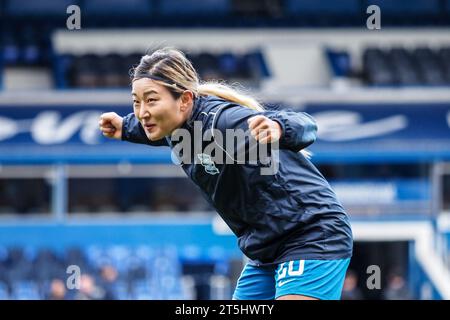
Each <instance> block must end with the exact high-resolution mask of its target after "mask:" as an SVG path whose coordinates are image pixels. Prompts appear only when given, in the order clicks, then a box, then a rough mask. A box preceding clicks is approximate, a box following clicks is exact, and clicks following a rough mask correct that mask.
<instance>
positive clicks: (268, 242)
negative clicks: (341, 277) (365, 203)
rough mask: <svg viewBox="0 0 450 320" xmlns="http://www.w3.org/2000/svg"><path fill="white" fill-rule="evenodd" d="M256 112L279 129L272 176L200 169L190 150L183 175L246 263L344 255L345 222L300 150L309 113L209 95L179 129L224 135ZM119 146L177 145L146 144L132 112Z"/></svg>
mask: <svg viewBox="0 0 450 320" xmlns="http://www.w3.org/2000/svg"><path fill="white" fill-rule="evenodd" d="M257 114H263V115H265V116H267V117H268V118H270V119H272V120H274V121H277V122H278V123H279V124H280V125H281V127H282V131H283V133H282V136H281V139H280V141H279V142H280V143H279V152H278V156H279V157H278V159H279V163H278V171H277V172H276V174H272V175H262V174H261V170H260V169H261V166H267V165H270V163H266V162H263V163H261V162H260V161H259V160H258V162H257V163H250V162H249V161H247V162H246V163H238V162H237V161H235V162H232V163H227V162H226V163H217V164H216V163H210V162H209V163H208V161H206V163H205V162H203V161H202V160H201V159H200V157H201V155H199V154H198V153H197V154H194V153H195V152H194V151H192V154H191V155H190V159H191V162H190V163H184V162H182V163H181V166H182V168H183V170H184V171H185V172H186V174H187V175H188V177H189V178H190V179H191V180H192V181H193V182H194V183H195V184H196V185H197V186H198V187H199V188H200V190H201V192H202V193H203V195H204V197H205V198H206V199H207V201H208V202H209V203H210V204H211V205H212V206H213V207H214V208H215V209H216V210H217V212H218V213H219V215H220V216H221V217H222V218H223V220H224V221H225V222H226V223H227V225H228V226H229V227H230V229H231V230H232V231H233V232H234V234H236V236H237V237H238V245H239V247H240V249H241V250H242V252H243V253H244V254H245V255H246V256H247V257H248V258H250V260H251V263H253V264H256V265H270V264H274V263H281V262H284V261H289V260H300V259H319V260H331V259H342V258H349V257H351V255H352V247H353V239H352V231H351V227H350V223H349V219H348V216H347V214H346V213H345V211H344V209H343V207H342V206H341V204H340V203H339V201H338V200H337V198H336V195H335V193H334V192H333V190H332V189H331V187H330V185H329V184H328V182H327V181H326V180H325V178H324V177H323V176H322V174H321V173H320V172H319V171H318V170H317V168H316V167H315V166H314V165H313V164H312V163H311V161H310V160H309V159H307V158H306V157H305V156H304V155H303V154H301V153H300V152H299V151H300V150H302V149H304V148H306V147H307V146H309V145H310V144H312V143H313V142H314V141H315V139H316V131H317V126H316V123H315V121H314V119H313V118H312V117H311V116H310V115H308V114H307V113H304V112H294V111H292V110H286V109H284V110H268V111H255V110H253V109H249V108H246V107H243V106H241V105H238V104H235V103H232V102H229V101H226V100H223V99H221V98H218V97H215V96H200V97H197V98H196V99H195V103H194V107H193V111H192V114H191V116H190V118H189V119H188V120H187V121H186V122H185V123H184V124H183V126H182V128H184V129H187V130H189V132H192V133H193V130H194V121H200V122H201V127H202V130H203V131H205V130H208V129H216V130H220V131H221V132H223V137H225V130H226V129H243V130H245V131H248V123H247V119H249V118H250V117H252V116H254V115H257ZM122 140H125V141H131V142H135V143H143V144H149V145H156V146H162V145H166V146H170V147H171V148H172V150H174V148H175V147H176V146H177V144H178V143H179V142H174V141H173V140H174V139H173V137H172V138H171V137H166V138H164V139H161V140H158V141H150V140H149V139H148V138H147V136H146V134H145V132H144V129H143V128H142V126H141V124H140V123H139V121H138V120H137V119H136V118H135V116H134V114H132V113H131V114H129V115H127V116H125V117H124V119H123V128H122ZM210 143H211V142H205V143H204V144H203V147H205V146H206V145H208V144H210ZM245 144H249V140H248V139H246V140H245ZM222 145H225V142H224V143H223V144H222ZM221 150H223V149H221ZM237 150H240V149H239V146H237ZM269 151H270V150H269ZM224 152H225V151H224ZM226 156H227V157H231V158H233V157H235V156H236V154H234V155H233V154H229V153H227V154H226ZM179 158H180V157H179ZM236 159H237V158H235V159H234V160H236ZM194 160H195V161H196V162H195V163H193V161H194ZM185 162H186V161H185ZM228 162H230V161H228Z"/></svg>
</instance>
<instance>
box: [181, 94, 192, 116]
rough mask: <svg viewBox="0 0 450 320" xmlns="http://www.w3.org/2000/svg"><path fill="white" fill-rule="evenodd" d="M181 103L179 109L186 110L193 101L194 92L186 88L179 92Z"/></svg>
mask: <svg viewBox="0 0 450 320" xmlns="http://www.w3.org/2000/svg"><path fill="white" fill-rule="evenodd" d="M180 99H181V105H180V111H186V110H188V109H189V107H190V106H191V105H192V103H193V102H194V93H193V92H192V91H189V90H186V91H184V92H183V93H182V94H181V97H180Z"/></svg>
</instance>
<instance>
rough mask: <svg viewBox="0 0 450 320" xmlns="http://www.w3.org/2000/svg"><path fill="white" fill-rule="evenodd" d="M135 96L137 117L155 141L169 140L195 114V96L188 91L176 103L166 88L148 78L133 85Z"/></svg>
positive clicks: (134, 108) (134, 105)
mask: <svg viewBox="0 0 450 320" xmlns="http://www.w3.org/2000/svg"><path fill="white" fill-rule="evenodd" d="M131 94H132V96H133V110H134V114H135V116H136V118H137V119H138V120H139V121H140V123H141V124H142V127H143V128H144V130H145V133H146V134H147V137H148V138H149V139H150V140H152V141H155V140H159V139H162V138H164V137H165V136H169V135H170V134H171V133H172V132H173V131H174V130H175V129H177V128H179V127H180V126H181V125H182V124H183V123H184V122H185V121H186V119H187V118H188V116H189V114H190V111H191V110H192V102H193V100H192V98H193V95H192V93H191V92H189V91H185V92H184V93H183V94H182V95H181V97H180V98H178V99H174V98H173V97H172V95H171V93H170V92H169V90H168V89H167V88H166V87H165V86H163V85H161V84H158V83H157V82H156V81H153V80H151V79H148V78H141V79H138V80H135V81H133V86H132V92H131Z"/></svg>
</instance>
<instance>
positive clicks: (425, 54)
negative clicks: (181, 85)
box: [0, 0, 450, 299]
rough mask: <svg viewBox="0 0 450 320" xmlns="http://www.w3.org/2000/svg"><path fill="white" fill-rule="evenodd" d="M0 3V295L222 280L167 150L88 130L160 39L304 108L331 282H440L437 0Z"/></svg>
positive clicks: (219, 261)
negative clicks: (327, 226) (337, 215)
mask: <svg viewBox="0 0 450 320" xmlns="http://www.w3.org/2000/svg"><path fill="white" fill-rule="evenodd" d="M371 4H375V5H378V6H379V7H380V9H381V30H369V29H368V28H367V27H366V20H367V18H368V17H369V15H370V14H368V13H366V9H367V7H368V6H369V5H371ZM70 5H78V6H79V8H80V9H81V10H80V12H81V29H79V30H68V29H67V28H66V20H67V19H68V17H69V16H70V15H71V13H67V12H66V9H67V7H68V6H70ZM0 19H1V23H0V26H1V27H0V28H1V29H0V37H1V43H0V45H1V55H0V299H57V298H66V299H104V298H109V299H229V298H230V297H231V293H232V290H233V288H234V285H235V282H236V279H237V277H238V276H239V273H240V271H241V268H242V263H243V257H242V254H241V253H240V252H239V250H238V248H237V245H236V240H235V238H234V236H233V235H231V234H230V232H229V230H228V228H227V227H226V226H225V225H224V224H223V223H222V222H221V221H220V220H219V219H218V217H217V215H216V214H215V213H214V211H213V210H212V208H210V207H209V206H208V205H207V204H206V202H205V201H204V200H203V199H202V198H201V196H200V195H199V193H198V192H197V191H196V189H195V187H194V185H193V184H192V183H191V182H190V181H188V180H187V178H186V177H185V176H184V175H183V172H182V171H181V170H179V168H177V167H176V166H174V165H172V164H171V159H170V152H169V150H168V149H167V148H152V147H149V146H143V145H135V144H126V143H121V142H118V141H110V140H107V139H106V138H104V137H102V136H101V134H100V132H99V130H98V117H99V115H100V114H101V113H102V112H105V111H116V112H117V113H119V114H120V115H125V114H127V113H129V112H130V111H131V98H130V86H129V75H128V71H129V69H130V68H131V66H132V65H135V64H137V63H138V61H139V58H140V56H142V55H143V54H145V53H146V52H147V51H148V50H152V49H156V48H158V47H161V46H175V47H177V48H180V49H182V50H184V51H185V52H186V53H187V54H188V56H189V57H190V58H191V59H192V61H193V63H194V66H195V67H196V68H197V70H198V71H199V74H200V76H201V78H202V79H203V80H208V79H217V80H227V81H228V82H229V83H239V84H240V85H241V86H243V87H245V88H247V90H249V91H250V92H251V93H253V94H255V95H256V96H257V97H258V98H259V99H260V100H261V101H263V102H264V103H265V104H267V105H269V106H270V105H272V106H276V107H280V108H283V107H291V108H295V109H297V110H299V111H300V110H303V111H306V112H308V113H310V114H312V115H313V116H314V117H315V118H316V120H317V121H318V124H319V132H318V139H317V141H316V142H315V144H313V145H312V146H311V148H310V150H311V151H312V152H313V158H312V161H313V162H314V164H315V165H316V166H318V168H319V169H320V170H321V172H322V173H323V174H324V175H325V177H326V178H327V179H328V180H329V181H330V183H331V185H332V187H333V189H334V190H335V191H336V193H337V194H338V197H339V199H340V200H341V201H342V203H343V205H344V207H345V208H346V209H347V211H348V212H349V215H350V218H351V221H352V225H353V231H354V237H355V247H354V257H353V260H352V263H351V265H350V269H349V272H348V277H347V280H346V284H345V292H344V295H343V297H344V298H345V299H407V298H411V299H450V273H449V268H450V260H449V253H450V251H449V250H450V248H449V245H448V243H449V237H450V219H449V210H450V90H449V85H450V32H449V25H450V1H449V0H408V1H406V0H405V1H403V0H340V1H332V0H321V1H320V2H319V1H313V0H264V1H257V0H240V1H238V0H204V1H195V0H127V1H120V0H89V1H88V0H68V1H66V0H42V1H25V0H0ZM74 265H75V266H78V267H79V268H80V270H81V275H82V276H81V279H80V280H81V281H80V284H81V288H80V289H79V290H78V289H74V290H72V289H70V288H68V287H67V280H68V278H69V277H70V276H71V275H72V271H73V269H70V268H69V270H68V267H69V266H74ZM373 266H376V267H379V270H380V272H381V283H380V285H381V287H380V288H375V289H370V288H369V287H368V286H367V281H368V280H369V282H370V279H369V278H370V276H371V275H372V274H373V272H374V271H373V270H374V269H373V268H374V267H373ZM376 267H375V268H376ZM71 270H72V271H71Z"/></svg>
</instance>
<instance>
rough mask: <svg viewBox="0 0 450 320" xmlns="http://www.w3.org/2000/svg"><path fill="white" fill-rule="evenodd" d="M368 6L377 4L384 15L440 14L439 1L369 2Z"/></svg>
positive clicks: (370, 0) (391, 0) (383, 0)
mask: <svg viewBox="0 0 450 320" xmlns="http://www.w3.org/2000/svg"><path fill="white" fill-rule="evenodd" d="M366 4H367V6H369V5H372V4H375V5H377V6H379V7H380V10H381V12H382V15H383V14H398V15H410V14H417V15H419V14H420V15H422V14H439V0H409V1H408V3H407V4H405V3H404V2H402V1H393V0H367V1H366Z"/></svg>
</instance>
